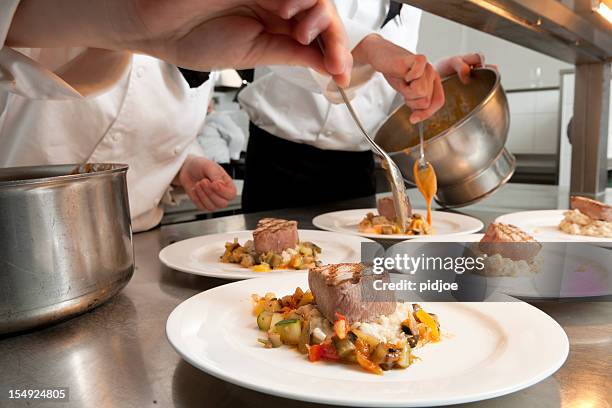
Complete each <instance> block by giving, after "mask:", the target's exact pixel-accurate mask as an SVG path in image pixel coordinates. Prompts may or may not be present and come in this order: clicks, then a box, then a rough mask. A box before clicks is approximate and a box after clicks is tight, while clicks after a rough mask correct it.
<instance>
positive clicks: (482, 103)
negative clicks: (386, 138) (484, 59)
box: [374, 67, 501, 155]
mask: <svg viewBox="0 0 612 408" xmlns="http://www.w3.org/2000/svg"><path fill="white" fill-rule="evenodd" d="M472 71H489V72H492V73H493V75H495V82H494V83H493V86H492V87H491V89H490V90H489V93H488V94H487V95H486V96H485V97H484V98H483V99H482V101H480V103H478V105H476V106H475V107H474V109H472V110H471V111H470V112H469V113H468V114H467V115H465V116H464V117H463V118H461V119H460V120H458V121H457V122H455V123H453V124H452V125H451V126H450V127H449V128H448V129H446V130H444V131H442V132H440V133H438V134H437V135H435V136H434V137H432V138H429V139H427V140H425V143H424V145H423V146H424V147H426V146H428V145H430V144H432V143H434V142H436V141H437V140H438V139H441V138H443V137H445V136H447V135H448V134H450V133H453V132H454V131H455V130H457V129H458V128H460V127H461V126H463V124H464V123H466V122H467V121H469V120H470V119H472V118H473V117H474V116H476V115H477V114H478V113H479V112H480V111H481V110H482V109H484V107H485V105H487V104H488V103H489V102H490V101H491V100H492V99H493V97H494V96H495V94H496V93H497V92H499V91H500V90H501V75H500V74H499V71H497V70H496V69H493V68H489V67H480V68H474V69H473V70H472ZM457 77H458V75H457V74H454V75H451V76H448V77H445V78H443V79H442V82H443V83H444V82H447V81H450V80H452V79H454V78H457ZM403 108H405V105H404V104H402V105H401V106H398V107H397V108H396V109H395V110H393V112H391V114H390V115H389V116H387V119H386V120H385V121H384V122H383V124H382V125H381V126H380V127H379V128H378V130H377V131H376V133H375V135H378V132H380V130H381V129H382V128H383V127H384V126H385V125H386V124H387V123H388V122H389V120H390V119H391V118H393V117H394V116H395V114H396V113H397V112H398V111H400V110H401V109H403ZM412 126H416V125H412ZM374 140H375V141H376V137H375V139H374ZM377 142H378V141H377ZM418 147H419V146H418V144H417V145H416V146H412V147H406V148H403V149H399V150H396V151H392V152H391V151H388V150H387V149H384V150H385V151H386V152H387V153H388V154H389V155H394V154H397V153H403V152H411V151H413V150H414V151H416V150H418Z"/></svg>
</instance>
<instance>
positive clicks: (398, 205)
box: [317, 37, 410, 232]
mask: <svg viewBox="0 0 612 408" xmlns="http://www.w3.org/2000/svg"><path fill="white" fill-rule="evenodd" d="M317 44H318V45H319V48H320V49H321V52H322V53H323V55H325V48H324V47H323V43H322V42H321V39H320V38H318V37H317ZM336 87H337V88H338V92H340V95H341V96H342V100H343V101H344V104H345V105H346V107H347V108H348V110H349V112H350V114H351V116H352V117H353V120H354V121H355V124H357V127H358V128H359V130H361V133H362V134H363V136H364V137H365V139H366V140H367V141H368V143H369V144H370V147H371V148H372V151H373V152H374V153H376V154H377V155H378V157H379V158H380V159H381V160H382V167H383V169H384V170H385V175H386V176H387V180H388V181H389V184H391V191H392V193H393V203H394V205H395V214H396V215H397V217H398V221H399V223H400V225H401V227H402V232H405V231H406V230H407V229H408V225H410V215H409V213H410V210H409V208H410V204H409V203H408V196H407V195H406V185H405V184H404V177H403V176H402V172H401V171H400V169H399V168H398V167H397V165H396V164H395V162H393V160H392V159H391V157H389V155H388V154H387V153H386V152H385V151H384V150H383V149H381V148H380V146H378V145H377V144H376V142H374V139H372V138H371V137H370V135H369V134H368V132H367V130H366V129H365V127H364V126H363V124H362V123H361V120H359V116H358V115H357V112H355V110H354V109H353V105H352V104H351V101H350V100H349V98H348V97H347V96H346V92H344V89H342V88H341V87H339V86H336Z"/></svg>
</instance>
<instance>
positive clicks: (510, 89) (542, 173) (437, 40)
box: [163, 12, 612, 223]
mask: <svg viewBox="0 0 612 408" xmlns="http://www.w3.org/2000/svg"><path fill="white" fill-rule="evenodd" d="M474 51H477V52H481V53H482V54H484V55H485V56H486V59H487V62H488V63H491V64H495V65H497V66H498V67H499V69H500V71H501V74H502V84H503V87H504V89H505V91H506V93H507V97H508V102H509V106H510V114H511V125H510V132H509V135H508V142H507V147H508V149H509V150H510V151H511V152H512V153H513V154H514V155H515V156H516V158H517V169H516V172H515V175H514V177H513V179H512V180H511V181H512V182H519V183H529V184H549V185H560V186H562V187H566V188H569V184H570V166H571V144H570V141H569V138H568V135H567V128H568V125H569V123H570V120H571V118H572V115H573V106H574V79H575V78H574V66H573V65H571V64H567V63H565V62H562V61H560V60H557V59H554V58H551V57H548V56H546V55H544V54H541V53H538V52H536V51H532V50H530V49H527V48H524V47H522V46H519V45H516V44H513V43H511V42H508V41H505V40H503V39H500V38H497V37H494V36H492V35H489V34H486V33H483V32H480V31H477V30H474V29H472V28H469V27H467V26H464V25H460V24H458V23H455V22H452V21H450V20H446V19H444V18H440V17H438V16H435V15H433V14H430V13H427V12H424V13H423V19H422V21H421V32H420V38H419V49H418V52H420V53H423V54H426V55H427V56H428V57H429V59H430V60H431V61H437V60H439V59H441V58H443V57H446V56H451V55H459V54H466V53H470V52H474ZM241 85H242V80H241V78H240V77H239V76H238V74H237V73H236V72H235V71H223V72H221V73H220V74H219V75H218V77H217V86H216V91H215V94H214V97H213V105H214V111H215V115H216V116H217V118H221V117H223V118H224V119H223V120H222V121H221V122H225V123H227V122H228V121H230V122H231V123H232V129H231V130H228V128H227V126H221V128H223V129H220V132H219V133H223V132H233V136H231V137H234V136H236V134H237V132H240V135H238V136H236V138H237V139H238V140H240V141H241V142H240V143H241V144H242V145H243V150H244V148H246V140H247V139H248V117H247V115H246V114H245V113H244V112H243V111H241V110H240V108H239V106H238V104H237V103H236V102H235V97H236V93H237V90H238V89H239V87H240V86H241ZM610 106H612V104H611V105H610ZM610 114H611V116H612V112H611V113H610ZM233 125H236V126H235V127H234V126H233ZM239 129H240V130H239ZM611 129H612V127H611ZM215 132H216V130H215ZM215 132H213V133H215ZM225 137H228V135H225ZM201 142H202V144H203V145H208V146H210V143H211V140H210V139H204V138H201ZM208 150H210V149H208ZM212 158H213V159H214V158H215V157H214V156H213V157H212ZM243 164H244V154H243V157H242V158H241V159H240V160H230V163H227V164H224V166H225V167H226V168H227V169H228V170H229V171H230V174H232V175H233V176H234V178H235V179H236V180H237V183H236V184H237V187H238V189H239V191H240V189H241V187H242V183H241V181H240V179H241V178H242V168H243ZM608 170H609V171H608V174H609V175H611V176H612V173H611V171H612V133H611V134H610V136H609V142H608ZM610 180H611V186H612V177H610ZM380 181H381V182H380V183H379V184H380V188H379V190H380V191H385V190H386V185H385V181H384V176H382V174H381V176H380ZM239 210H240V196H239V197H237V199H236V200H234V202H233V203H231V205H230V207H229V208H228V209H226V210H223V211H221V212H219V213H215V214H206V213H201V212H200V213H196V212H195V207H193V205H192V204H191V203H190V202H189V201H184V202H183V203H182V204H181V205H180V206H178V207H173V208H168V209H167V210H166V217H165V219H164V221H163V223H170V222H180V221H187V220H191V219H193V218H194V217H195V218H203V217H212V216H217V215H226V214H228V213H234V212H237V211H239Z"/></svg>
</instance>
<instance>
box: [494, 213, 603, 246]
mask: <svg viewBox="0 0 612 408" xmlns="http://www.w3.org/2000/svg"><path fill="white" fill-rule="evenodd" d="M566 211H567V210H541V211H523V212H516V213H512V214H506V215H502V216H501V217H498V218H497V219H496V220H495V222H498V223H504V224H512V225H515V226H517V227H519V228H521V229H522V230H524V231H525V232H527V233H529V234H530V235H532V236H533V237H534V238H535V239H537V240H540V241H542V240H545V241H548V242H552V241H561V242H567V241H580V242H606V243H612V238H598V237H590V236H587V235H572V234H567V233H565V232H563V231H561V230H560V229H559V223H561V221H562V220H563V213H565V212H566Z"/></svg>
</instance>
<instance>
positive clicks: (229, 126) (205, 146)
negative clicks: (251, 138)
mask: <svg viewBox="0 0 612 408" xmlns="http://www.w3.org/2000/svg"><path fill="white" fill-rule="evenodd" d="M242 113H243V114H244V112H242ZM233 114H234V112H233V111H212V112H210V113H209V114H208V116H207V117H206V123H205V124H204V129H203V130H202V133H201V134H200V135H199V136H198V141H199V142H200V146H201V147H202V150H203V152H204V155H205V156H206V158H208V159H210V160H213V161H215V162H217V163H229V162H230V160H238V159H239V158H240V153H241V152H242V150H243V148H244V145H245V141H246V135H245V133H244V131H243V130H242V129H241V128H240V126H238V124H237V123H236V122H235V121H234V118H233Z"/></svg>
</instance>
